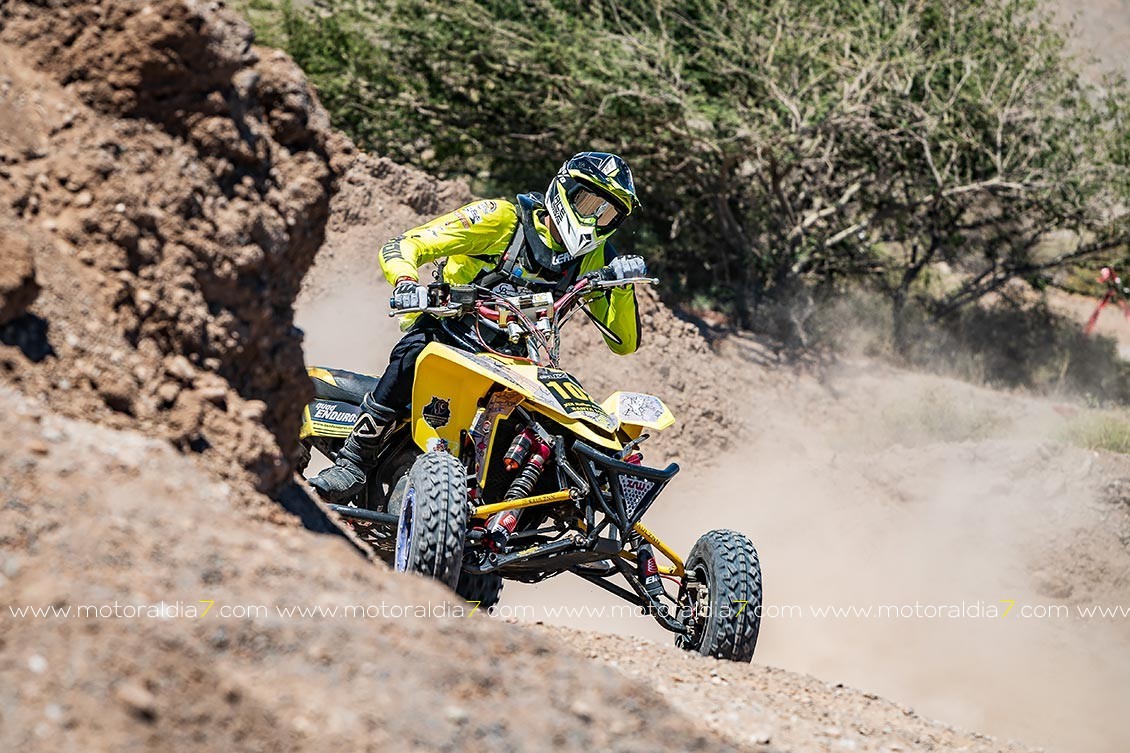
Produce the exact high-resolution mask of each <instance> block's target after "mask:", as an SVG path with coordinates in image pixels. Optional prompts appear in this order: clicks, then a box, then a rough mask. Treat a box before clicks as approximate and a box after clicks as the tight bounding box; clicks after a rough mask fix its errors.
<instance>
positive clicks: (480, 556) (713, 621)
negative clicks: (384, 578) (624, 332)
mask: <svg viewBox="0 0 1130 753" xmlns="http://www.w3.org/2000/svg"><path fill="white" fill-rule="evenodd" d="M609 277H610V275H609V273H608V271H607V270H600V271H599V272H596V273H592V274H590V275H587V276H585V277H582V278H581V279H580V280H579V281H578V282H577V283H576V284H575V285H573V286H572V287H571V288H569V289H568V290H567V291H566V292H565V293H564V294H562V295H560V297H558V298H556V299H555V297H554V295H553V294H552V293H548V292H542V293H533V292H525V293H519V294H516V295H510V296H505V295H501V294H499V293H497V292H493V291H491V290H489V289H487V288H483V287H479V286H474V285H463V286H461V285H447V284H442V283H436V284H433V285H431V286H429V298H428V304H429V305H428V306H427V307H424V308H420V309H416V311H418V312H419V313H421V314H425V315H430V316H433V317H436V318H437V319H438V320H439V321H440V323H441V326H442V327H443V330H444V331H445V332H446V333H447V335H448V336H449V339H450V341H451V342H453V343H458V344H459V347H453V346H450V345H445V344H441V343H438V342H432V343H430V344H429V345H428V346H427V347H426V348H424V350H423V352H422V354H421V355H420V357H419V359H418V361H417V363H416V374H415V382H414V385H413V392H412V414H411V416H410V417H408V418H405V419H404V420H402V421H400V422H398V423H394V424H392V425H389V426H388V427H386V428H385V429H384V431H383V433H382V435H381V438H380V448H381V449H380V453H379V456H378V457H379V459H378V464H377V468H376V471H375V472H374V473H372V474H370V478H369V481H368V484H367V485H366V487H365V488H364V489H363V490H362V491H361V492H360V493H359V494H358V495H357V496H356V497H355V498H353V499H351V500H348V501H347V503H346V504H338V505H330V507H331V508H332V509H333V510H335V511H336V512H337V513H339V514H340V515H342V516H343V517H344V518H346V519H347V520H348V521H349V522H350V525H352V526H353V528H354V529H355V530H356V531H357V533H358V534H359V535H361V537H362V538H363V539H365V540H366V541H368V543H370V544H371V545H372V546H373V547H374V548H375V549H376V550H377V551H378V552H381V553H382V556H384V557H385V558H386V559H389V560H391V562H392V564H393V565H394V566H395V568H396V569H397V570H400V571H408V572H415V573H421V574H423V575H425V576H428V577H431V578H434V579H436V580H438V581H440V582H442V583H444V584H445V585H447V586H448V587H450V588H453V589H454V590H455V591H456V593H458V594H459V595H460V596H461V597H463V598H464V599H466V600H468V601H471V602H476V603H478V605H479V606H480V607H482V608H489V607H491V606H493V605H495V604H496V603H497V602H498V600H499V594H500V592H501V590H502V583H503V580H504V579H512V580H518V581H525V582H537V581H541V580H544V579H546V578H550V577H553V576H555V575H559V574H561V573H564V572H571V573H574V574H576V575H578V576H580V577H581V578H584V579H585V580H587V581H589V582H590V583H593V584H595V585H597V586H599V587H601V588H603V589H606V590H608V591H610V592H612V593H614V594H616V595H618V596H620V597H621V598H623V599H624V600H626V601H628V602H629V603H631V604H633V605H636V606H638V607H640V608H641V609H642V610H644V611H645V612H646V613H648V614H650V615H652V616H653V617H654V618H655V619H656V621H658V622H659V624H660V625H662V626H663V627H664V628H666V629H668V630H670V631H671V632H673V633H675V635H676V642H677V643H678V645H680V646H682V647H683V648H685V649H688V650H692V651H697V652H699V653H701V654H705V655H708V656H714V657H717V658H720V659H729V660H733V661H746V662H747V661H750V660H751V659H752V657H753V652H754V647H755V646H756V643H757V635H758V630H759V628H760V619H761V568H760V564H759V562H758V557H757V551H756V550H755V549H754V547H753V544H752V543H751V542H750V540H749V539H748V538H747V537H746V536H744V535H743V534H741V533H738V532H736V531H731V530H715V531H710V532H709V533H706V534H704V535H703V536H702V537H701V538H699V540H698V542H697V543H696V544H695V545H694V547H693V548H692V549H691V552H690V555H689V557H688V558H687V559H686V560H685V561H684V560H683V559H681V558H680V557H679V556H678V555H677V554H676V553H675V552H674V551H672V550H671V548H670V547H668V546H667V545H666V544H664V543H663V541H662V540H660V539H659V537H658V536H656V535H655V534H654V533H652V532H651V530H650V529H648V528H647V527H646V526H645V525H644V524H643V522H642V520H641V519H642V518H643V516H644V514H645V513H646V512H647V510H648V508H649V507H650V506H651V504H652V503H653V502H654V501H655V499H656V497H657V496H658V495H659V493H660V492H661V491H662V490H663V488H664V487H665V486H666V485H667V484H668V483H669V482H670V481H671V479H672V478H673V477H674V476H675V474H676V473H677V472H678V470H679V467H678V465H676V464H674V463H672V464H670V465H668V466H667V467H666V468H653V467H648V466H645V465H643V463H642V460H643V456H642V453H641V452H640V445H641V444H642V443H643V442H644V440H646V439H647V438H648V434H646V433H645V431H647V430H651V431H661V430H663V429H665V428H667V427H669V426H671V425H672V424H673V423H674V422H675V419H674V417H673V416H672V414H671V411H670V410H669V409H668V408H667V406H666V405H665V404H664V403H663V401H662V400H660V399H659V398H657V397H654V396H652V395H646V394H641V393H636V392H616V393H614V394H612V395H611V396H610V397H609V398H608V399H607V400H605V401H604V402H603V403H601V404H597V403H596V402H594V401H593V399H592V398H591V397H589V395H588V393H587V392H585V390H584V388H583V387H582V386H581V384H580V383H579V382H578V381H577V380H576V379H575V378H574V377H572V376H571V375H570V374H568V373H567V372H565V371H562V370H561V369H560V368H559V365H558V354H559V349H560V332H561V326H562V325H563V324H564V323H565V322H566V321H568V320H569V319H570V318H571V317H572V316H573V315H574V314H575V313H577V312H578V311H582V312H584V313H585V314H587V315H589V318H591V319H593V321H594V322H596V319H595V318H594V317H592V315H591V314H589V312H588V310H587V308H586V305H585V304H586V302H587V301H588V300H589V299H590V298H591V297H593V296H596V295H603V294H604V291H606V290H608V289H609V288H611V287H613V286H615V285H624V284H654V283H655V282H657V281H656V280H654V279H652V278H635V279H632V280H626V281H625V280H611V279H608V278H609ZM512 292H517V291H512ZM393 313H406V312H405V311H398V312H393ZM393 313H390V316H391V315H393ZM309 371H310V376H311V377H312V379H313V381H314V385H315V393H316V398H315V400H314V401H313V402H312V403H310V405H308V406H307V407H306V409H305V412H304V421H303V428H302V434H301V439H302V443H303V447H304V448H305V451H306V453H307V454H306V458H305V459H306V460H308V459H309V452H310V450H311V449H315V450H318V451H319V452H320V453H321V454H323V455H325V456H326V457H327V458H328V459H330V460H331V461H332V460H333V459H334V458H335V457H336V454H337V452H338V450H340V448H341V446H342V443H343V441H344V438H345V437H346V436H347V435H348V434H349V432H350V429H351V427H352V425H353V423H354V420H355V419H356V417H357V415H358V413H359V407H358V406H359V405H360V403H361V399H362V397H363V396H364V395H365V393H366V392H368V391H369V390H371V389H372V388H373V386H374V385H375V384H376V377H370V376H365V375H361V374H355V373H352V372H348V371H343V370H339V369H329V368H311V369H310V370H309ZM303 465H305V463H303ZM656 552H658V553H659V554H660V555H662V556H663V557H664V558H666V560H667V561H668V564H657V562H656V558H655V556H656ZM617 577H619V578H620V579H622V580H623V581H624V582H625V583H626V586H627V587H625V586H624V585H622V584H621V583H619V582H617V581H616V578H617ZM668 583H670V584H671V585H667V584H668Z"/></svg>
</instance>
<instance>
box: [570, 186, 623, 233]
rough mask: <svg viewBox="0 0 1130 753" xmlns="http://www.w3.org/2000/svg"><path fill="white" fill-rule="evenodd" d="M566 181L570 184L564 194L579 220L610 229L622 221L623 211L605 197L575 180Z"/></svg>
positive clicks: (603, 228)
mask: <svg viewBox="0 0 1130 753" xmlns="http://www.w3.org/2000/svg"><path fill="white" fill-rule="evenodd" d="M568 183H569V184H570V185H569V186H568V188H567V189H566V191H565V196H566V198H568V200H569V205H570V206H572V207H573V211H574V212H575V213H576V215H577V217H579V218H580V219H581V220H583V221H584V222H586V223H590V224H594V225H596V226H597V227H598V228H600V229H601V230H612V229H613V228H615V227H617V226H618V225H619V224H620V223H621V222H623V221H624V213H623V212H621V211H620V208H619V207H618V206H616V205H615V204H613V203H612V202H611V201H609V200H608V199H607V198H605V197H603V196H601V195H600V194H598V193H595V192H593V191H591V190H590V189H588V188H587V187H585V186H583V185H581V184H580V183H577V182H576V181H568Z"/></svg>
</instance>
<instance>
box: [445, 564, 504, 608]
mask: <svg viewBox="0 0 1130 753" xmlns="http://www.w3.org/2000/svg"><path fill="white" fill-rule="evenodd" d="M455 593H457V594H459V595H460V596H462V597H463V598H464V599H466V600H467V601H473V602H475V603H476V604H478V607H479V609H490V608H491V607H493V606H494V605H495V604H497V603H498V599H499V597H500V596H501V595H502V576H501V575H499V574H498V573H482V574H481V575H480V574H475V573H461V574H460V575H459V583H458V585H456V586H455Z"/></svg>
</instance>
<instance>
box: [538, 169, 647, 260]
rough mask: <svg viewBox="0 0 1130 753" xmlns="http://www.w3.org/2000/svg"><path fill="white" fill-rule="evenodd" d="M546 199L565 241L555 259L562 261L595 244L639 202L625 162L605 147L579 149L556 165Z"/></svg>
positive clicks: (578, 254) (593, 246)
mask: <svg viewBox="0 0 1130 753" xmlns="http://www.w3.org/2000/svg"><path fill="white" fill-rule="evenodd" d="M545 205H546V208H547V209H548V210H549V216H550V217H551V218H552V220H553V224H554V225H556V226H557V232H558V233H560V235H561V241H562V243H563V244H564V246H565V252H564V253H563V254H557V255H556V256H555V257H554V258H553V259H552V260H551V261H552V266H558V265H561V264H563V263H566V262H569V261H572V260H573V259H579V258H580V257H582V256H584V255H585V254H587V253H589V252H590V251H592V250H594V249H595V248H596V247H597V246H599V245H600V243H601V242H602V241H604V240H605V239H607V238H608V237H609V236H611V235H612V234H613V233H614V232H616V228H618V227H620V225H621V224H622V223H623V222H624V220H625V219H627V217H628V215H630V214H631V213H632V211H633V210H635V209H636V208H637V207H639V205H640V202H639V199H638V198H637V197H636V185H635V183H634V182H633V181H632V171H631V169H629V167H628V163H627V162H625V161H624V160H623V159H621V158H620V157H617V156H616V155H615V154H608V153H606V152H581V153H580V154H575V155H573V156H572V157H571V158H569V159H568V160H567V161H566V162H565V164H563V165H562V166H561V169H560V170H558V171H557V175H555V176H554V178H553V180H552V181H551V182H550V184H549V188H548V189H547V190H546V192H545Z"/></svg>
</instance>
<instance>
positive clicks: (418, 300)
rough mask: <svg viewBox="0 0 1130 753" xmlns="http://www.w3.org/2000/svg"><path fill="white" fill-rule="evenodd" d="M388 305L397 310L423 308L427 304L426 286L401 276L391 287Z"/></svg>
mask: <svg viewBox="0 0 1130 753" xmlns="http://www.w3.org/2000/svg"><path fill="white" fill-rule="evenodd" d="M388 305H389V306H391V307H392V308H394V309H397V310H403V309H422V308H425V307H427V305H428V286H427V285H421V284H420V283H419V282H418V281H417V280H413V279H412V278H411V277H401V278H400V279H399V280H397V281H396V287H395V288H393V289H392V298H390V299H389V302H388Z"/></svg>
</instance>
